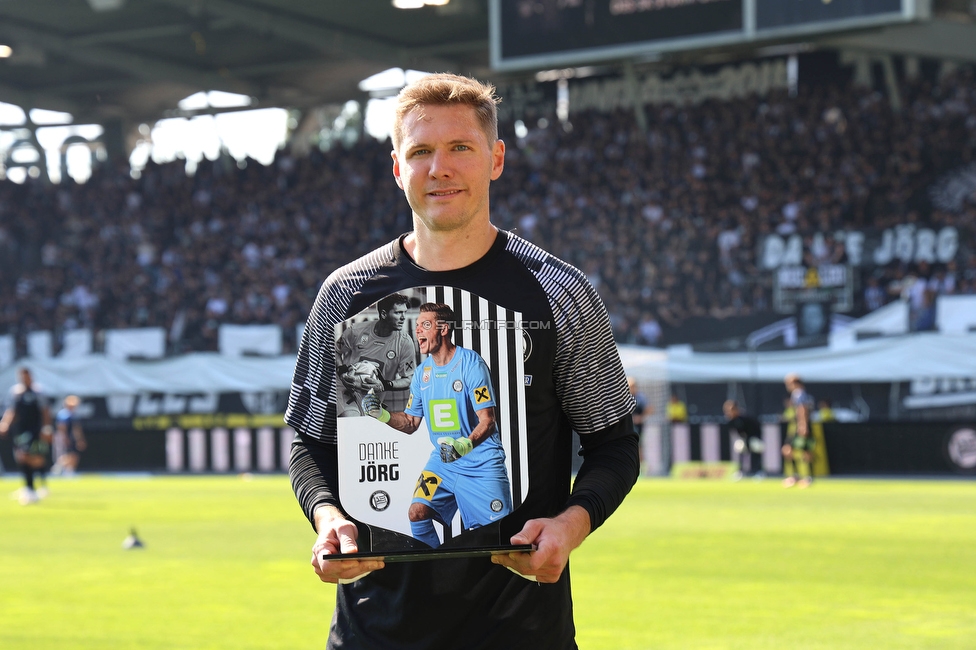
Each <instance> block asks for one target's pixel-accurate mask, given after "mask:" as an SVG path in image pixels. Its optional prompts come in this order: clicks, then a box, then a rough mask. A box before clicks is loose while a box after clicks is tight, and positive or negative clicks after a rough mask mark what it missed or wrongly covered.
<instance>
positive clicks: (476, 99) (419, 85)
mask: <svg viewBox="0 0 976 650" xmlns="http://www.w3.org/2000/svg"><path fill="white" fill-rule="evenodd" d="M500 101H501V100H500V99H499V98H498V96H497V95H495V87H494V86H493V85H491V84H489V83H484V82H481V81H478V80H476V79H471V78H470V77H462V76H461V75H456V74H449V73H441V74H432V75H427V76H426V77H422V78H420V79H418V80H417V81H415V82H413V83H412V84H410V85H409V86H407V87H405V88H404V89H403V90H401V91H400V94H399V95H397V101H396V110H395V111H394V114H393V132H392V133H391V137H392V139H393V148H394V149H396V148H398V147H399V146H400V142H402V141H403V121H404V119H406V117H407V115H409V114H410V112H411V111H413V110H415V109H417V108H419V107H421V106H453V105H458V106H470V107H471V108H473V109H474V110H475V113H476V114H477V116H478V122H479V123H480V124H481V128H482V130H483V131H484V132H485V136H487V138H488V143H489V144H494V142H495V141H496V140H498V102H500Z"/></svg>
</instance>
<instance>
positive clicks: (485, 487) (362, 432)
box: [336, 288, 524, 551]
mask: <svg viewBox="0 0 976 650" xmlns="http://www.w3.org/2000/svg"><path fill="white" fill-rule="evenodd" d="M414 291H422V292H424V298H423V299H424V302H423V303H421V304H419V306H417V307H415V308H411V309H409V313H408V314H407V315H406V318H405V319H406V320H409V321H410V322H411V324H412V329H413V331H414V335H415V338H416V348H417V350H418V351H419V355H420V360H419V362H418V363H417V365H416V367H415V369H414V371H413V372H412V375H411V379H410V382H409V390H408V391H407V392H408V397H407V399H406V402H405V404H403V405H402V406H401V407H399V408H397V406H394V405H392V404H391V403H389V402H388V401H387V400H386V399H385V392H384V391H381V390H377V389H378V388H379V385H378V384H377V382H376V381H375V379H373V378H372V377H371V376H369V372H368V369H366V370H367V371H364V372H366V375H367V376H366V378H365V380H364V381H363V382H362V383H361V384H357V385H356V387H355V389H348V388H347V389H346V390H347V392H348V393H350V394H351V393H352V392H353V390H355V392H356V393H358V394H361V395H362V398H361V400H360V403H359V405H358V408H357V409H355V410H353V409H351V408H349V409H345V410H344V411H343V413H342V414H341V415H342V417H340V418H339V422H338V423H339V428H338V446H339V493H340V501H341V502H342V505H343V507H344V508H346V509H347V511H348V514H350V515H351V516H353V517H354V518H356V519H357V520H358V521H361V522H363V523H366V524H368V525H370V526H371V527H375V526H379V527H381V528H382V529H385V531H387V532H388V531H392V532H393V533H394V535H393V536H390V535H383V534H380V535H376V534H375V533H374V534H373V535H372V536H371V537H372V538H373V539H374V540H375V539H377V538H381V539H385V540H386V541H387V543H389V542H390V541H391V540H393V541H394V543H395V542H396V539H397V534H399V535H405V536H407V537H409V538H410V539H409V540H403V539H401V540H400V542H402V543H403V544H404V548H405V550H407V549H411V550H415V551H416V550H418V549H420V550H423V549H428V550H435V549H442V547H445V548H458V549H463V548H466V547H468V546H477V547H483V546H500V547H504V545H500V544H498V535H497V530H498V526H497V523H498V522H499V521H500V520H501V519H502V518H503V517H505V516H506V515H508V514H509V513H511V512H512V511H513V509H514V508H515V507H516V503H520V502H521V500H522V498H524V493H520V494H517V495H515V496H516V499H515V500H513V490H512V481H511V480H510V472H511V469H512V459H511V458H510V457H509V454H508V453H506V444H505V442H503V438H504V440H506V441H508V443H509V444H508V446H509V447H511V446H513V445H514V446H515V447H516V448H517V447H519V446H522V447H524V445H520V444H519V443H518V442H517V441H514V440H513V438H514V437H517V436H513V432H512V431H511V429H512V428H513V427H511V426H503V422H504V421H507V422H513V421H517V420H519V419H520V418H518V417H517V411H518V406H517V404H518V402H519V401H520V400H518V399H516V400H514V401H513V403H512V404H501V403H500V400H499V398H498V395H497V390H498V389H497V386H498V385H499V384H503V385H504V388H505V392H506V397H508V396H510V393H511V386H513V385H521V384H522V383H523V381H522V378H521V377H517V378H516V379H517V381H514V382H509V381H508V379H507V378H506V379H502V378H501V377H500V372H501V371H500V370H499V369H498V368H496V369H495V372H494V373H493V372H492V369H490V368H489V365H488V363H487V362H486V360H485V357H484V356H482V354H483V353H485V352H489V349H490V350H491V352H490V353H489V354H488V357H489V358H491V359H493V360H498V359H501V358H502V357H504V361H503V362H498V361H496V364H497V365H500V366H503V367H505V368H506V369H507V370H508V371H509V372H508V373H506V374H510V373H511V371H513V370H514V371H516V372H518V369H519V368H520V367H521V363H512V361H514V357H518V361H521V360H522V359H521V356H522V353H523V347H524V346H523V344H522V339H521V336H518V335H514V334H513V332H510V331H507V329H506V328H504V327H502V328H498V327H497V320H492V319H482V320H476V321H472V320H470V319H468V318H465V319H463V320H462V319H459V316H458V314H457V313H456V311H455V307H452V306H451V305H449V304H447V302H444V301H443V300H438V297H440V298H443V297H444V296H443V294H444V289H443V288H440V295H438V292H437V291H435V290H434V289H433V288H425V289H418V290H414ZM404 293H406V294H409V293H410V292H404ZM462 293H463V292H462ZM396 295H403V294H396ZM409 298H410V299H412V298H415V296H413V295H410V296H409ZM462 298H463V296H462ZM468 298H469V299H471V300H473V301H477V300H478V299H477V297H474V296H468ZM381 302H382V301H381ZM415 302H416V300H412V301H410V302H408V305H412V304H414V303H415ZM483 324H484V325H483ZM350 329H352V328H348V329H347V330H346V331H349V330H350ZM340 338H341V336H340ZM462 339H463V340H462ZM354 340H355V339H354ZM462 343H468V345H463V344H462ZM474 346H477V347H480V348H482V351H481V353H479V351H476V350H475V349H473V347H474ZM343 351H344V346H343V345H340V344H339V343H338V342H337V346H336V355H337V361H338V363H337V387H340V386H347V385H348V384H347V383H346V382H345V381H344V380H343V379H342V373H343V372H347V373H348V372H350V370H351V369H352V368H353V366H350V365H349V364H345V365H346V366H348V367H346V368H343V364H342V354H343ZM500 352H503V354H501V355H500V354H499V353H500ZM357 372H358V371H357ZM513 414H514V415H515V417H512V415H513ZM503 428H504V429H506V430H507V431H506V433H507V435H505V436H504V437H503V432H502V429H503ZM514 428H515V429H517V428H518V427H517V426H515V427H514ZM516 455H519V452H518V451H517V449H516ZM516 466H518V459H516ZM476 531H477V532H476ZM492 533H494V535H492ZM418 542H419V544H418ZM374 547H375V544H374ZM374 550H376V549H375V548H374Z"/></svg>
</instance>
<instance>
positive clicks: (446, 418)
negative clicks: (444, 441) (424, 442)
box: [427, 399, 461, 433]
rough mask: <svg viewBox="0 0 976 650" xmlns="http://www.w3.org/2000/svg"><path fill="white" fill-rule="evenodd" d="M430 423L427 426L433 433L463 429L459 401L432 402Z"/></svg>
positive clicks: (435, 400)
mask: <svg viewBox="0 0 976 650" xmlns="http://www.w3.org/2000/svg"><path fill="white" fill-rule="evenodd" d="M429 407H430V422H428V423H427V425H428V426H429V427H430V430H431V431H435V432H437V433H440V432H442V431H457V430H459V429H460V428H461V418H460V417H459V415H458V406H457V400H455V399H432V400H430V405H429Z"/></svg>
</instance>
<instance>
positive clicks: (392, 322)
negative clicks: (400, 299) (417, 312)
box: [384, 305, 407, 332]
mask: <svg viewBox="0 0 976 650" xmlns="http://www.w3.org/2000/svg"><path fill="white" fill-rule="evenodd" d="M384 320H386V322H387V324H388V325H389V326H390V327H392V328H393V329H395V330H396V331H398V332H399V331H400V330H402V329H403V324H404V323H405V322H406V321H407V306H406V305H393V307H391V308H390V311H388V312H386V316H385V318H384Z"/></svg>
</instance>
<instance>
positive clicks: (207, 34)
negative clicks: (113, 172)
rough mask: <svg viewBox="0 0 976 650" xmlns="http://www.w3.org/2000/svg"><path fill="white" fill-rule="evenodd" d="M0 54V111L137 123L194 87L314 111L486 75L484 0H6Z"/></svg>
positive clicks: (0, 3) (1, 3)
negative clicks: (379, 92)
mask: <svg viewBox="0 0 976 650" xmlns="http://www.w3.org/2000/svg"><path fill="white" fill-rule="evenodd" d="M0 44H2V45H7V46H9V47H10V48H11V50H12V54H11V56H10V57H9V58H6V59H0V101H4V102H7V103H11V104H17V105H19V106H21V107H23V108H25V109H26V108H44V109H49V110H55V111H64V112H68V113H71V114H72V115H73V116H74V118H75V122H94V123H105V122H108V121H111V120H115V119H122V120H124V121H125V122H128V123H130V124H131V123H138V122H140V121H143V122H144V121H151V120H155V119H158V118H160V117H163V116H164V115H167V114H168V115H170V116H172V115H173V114H174V112H173V109H174V108H175V107H176V106H177V102H178V101H179V100H181V99H183V98H184V97H187V96H189V95H192V94H193V93H196V92H198V91H208V90H218V91H226V92H231V93H239V94H243V95H247V96H250V97H251V98H253V101H252V104H251V106H250V107H249V108H260V107H268V106H276V107H296V108H305V107H311V106H320V105H324V104H329V103H336V102H345V101H347V100H349V99H354V98H357V97H362V96H363V93H362V91H360V90H359V88H358V83H359V82H360V81H361V80H363V79H365V78H367V77H369V76H370V75H373V74H375V73H377V72H380V71H382V70H386V69H388V68H391V67H402V68H404V69H406V68H408V67H409V68H414V69H421V70H437V71H448V70H450V71H462V70H464V71H468V72H474V71H477V70H479V69H487V66H488V16H487V0H453V1H451V2H450V3H449V4H447V5H445V6H427V7H423V8H420V9H414V10H401V9H397V8H395V7H393V6H392V4H391V2H390V0H355V1H351V0H314V1H308V0H0ZM207 112H213V111H212V109H211V110H208V111H207Z"/></svg>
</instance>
